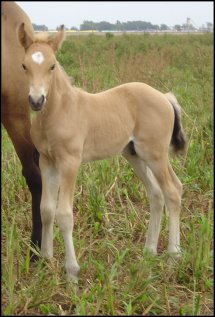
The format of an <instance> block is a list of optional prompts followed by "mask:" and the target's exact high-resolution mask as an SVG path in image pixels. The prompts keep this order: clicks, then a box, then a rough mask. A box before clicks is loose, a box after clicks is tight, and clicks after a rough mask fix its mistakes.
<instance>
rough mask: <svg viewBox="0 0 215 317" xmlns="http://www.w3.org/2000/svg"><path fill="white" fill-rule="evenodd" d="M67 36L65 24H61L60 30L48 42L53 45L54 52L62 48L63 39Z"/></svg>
mask: <svg viewBox="0 0 215 317" xmlns="http://www.w3.org/2000/svg"><path fill="white" fill-rule="evenodd" d="M64 38H65V31H64V25H61V27H60V30H59V31H58V32H57V34H56V35H55V36H54V37H53V38H51V39H50V40H48V44H49V45H50V46H51V48H52V49H53V51H54V52H56V51H57V50H59V49H60V47H61V45H62V43H63V41H64Z"/></svg>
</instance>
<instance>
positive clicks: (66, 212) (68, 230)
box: [56, 156, 80, 281]
mask: <svg viewBox="0 0 215 317" xmlns="http://www.w3.org/2000/svg"><path fill="white" fill-rule="evenodd" d="M79 166H80V160H79V159H77V158H75V157H71V156H69V157H66V158H65V157H64V159H63V160H61V161H60V162H59V163H58V171H59V177H60V189H59V197H58V206H57V210H56V220H57V223H58V225H59V227H60V230H61V232H62V235H63V238H64V242H65V251H66V263H65V267H66V273H67V280H68V281H70V280H73V281H77V276H78V273H79V270H80V268H79V265H78V262H77V260H76V255H75V250H74V245H73V238H72V232H73V225H74V222H73V197H74V189H75V181H76V176H77V172H78V168H79Z"/></svg>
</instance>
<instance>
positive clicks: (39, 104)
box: [28, 95, 46, 111]
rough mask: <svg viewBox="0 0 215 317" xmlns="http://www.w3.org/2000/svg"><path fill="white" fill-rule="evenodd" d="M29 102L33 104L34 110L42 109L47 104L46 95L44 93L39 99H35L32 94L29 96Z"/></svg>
mask: <svg viewBox="0 0 215 317" xmlns="http://www.w3.org/2000/svg"><path fill="white" fill-rule="evenodd" d="M28 100H29V103H30V105H31V108H32V110H34V111H40V110H41V109H42V107H43V105H44V104H45V100H46V98H45V96H44V95H42V96H41V97H40V98H39V99H37V100H35V99H34V98H33V97H32V96H31V95H29V97H28Z"/></svg>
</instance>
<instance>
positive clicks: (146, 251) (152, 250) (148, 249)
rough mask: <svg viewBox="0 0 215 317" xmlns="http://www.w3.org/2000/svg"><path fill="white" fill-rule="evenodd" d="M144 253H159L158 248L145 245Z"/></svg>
mask: <svg viewBox="0 0 215 317" xmlns="http://www.w3.org/2000/svg"><path fill="white" fill-rule="evenodd" d="M143 253H144V254H146V255H147V254H149V255H157V250H156V249H155V248H152V247H149V246H145V247H144V249H143Z"/></svg>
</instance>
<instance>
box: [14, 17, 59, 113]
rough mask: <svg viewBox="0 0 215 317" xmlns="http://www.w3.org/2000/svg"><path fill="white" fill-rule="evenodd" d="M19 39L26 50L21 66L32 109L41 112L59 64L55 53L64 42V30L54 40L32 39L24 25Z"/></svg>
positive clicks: (46, 38) (39, 37)
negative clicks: (27, 86)
mask: <svg viewBox="0 0 215 317" xmlns="http://www.w3.org/2000/svg"><path fill="white" fill-rule="evenodd" d="M18 38H19V42H20V43H21V45H22V46H23V47H24V49H25V56H24V60H23V63H22V65H20V66H21V67H22V68H23V72H25V76H27V79H28V83H29V95H28V99H29V102H30V104H31V107H32V109H33V110H35V111H39V110H42V109H43V106H44V105H45V103H46V99H47V96H48V93H49V89H50V85H51V81H52V78H53V76H54V72H55V65H56V62H57V61H56V58H55V52H56V51H57V50H58V49H59V48H60V46H61V44H62V42H63V40H64V28H63V26H61V29H60V31H58V32H57V34H56V35H55V36H54V37H52V38H48V37H47V36H46V37H44V36H43V37H41V36H38V37H37V36H35V38H31V37H30V36H29V35H28V34H27V32H26V31H25V25H24V23H22V24H21V25H20V27H19V29H18Z"/></svg>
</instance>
